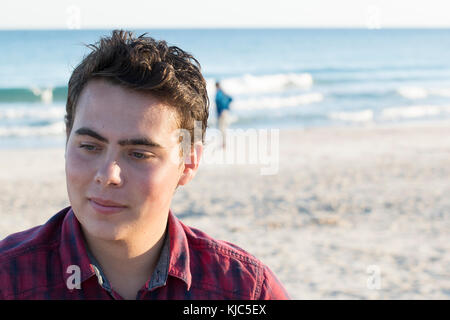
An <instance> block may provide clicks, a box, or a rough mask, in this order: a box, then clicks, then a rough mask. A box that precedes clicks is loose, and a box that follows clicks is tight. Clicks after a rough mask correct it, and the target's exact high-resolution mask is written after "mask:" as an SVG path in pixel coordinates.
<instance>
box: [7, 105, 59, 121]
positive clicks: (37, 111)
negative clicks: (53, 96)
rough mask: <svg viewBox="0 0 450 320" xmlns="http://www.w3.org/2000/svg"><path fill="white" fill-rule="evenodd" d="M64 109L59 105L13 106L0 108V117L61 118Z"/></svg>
mask: <svg viewBox="0 0 450 320" xmlns="http://www.w3.org/2000/svg"><path fill="white" fill-rule="evenodd" d="M64 114H65V109H64V108H61V107H41V108H39V107H38V108H36V107H28V108H27V107H15V108H4V109H3V108H2V109H0V119H22V118H32V119H49V120H56V119H62V118H63V117H64Z"/></svg>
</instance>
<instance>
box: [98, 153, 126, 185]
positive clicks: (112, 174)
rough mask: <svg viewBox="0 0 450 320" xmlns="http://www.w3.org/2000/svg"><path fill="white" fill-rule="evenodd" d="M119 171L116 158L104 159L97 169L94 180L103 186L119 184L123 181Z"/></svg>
mask: <svg viewBox="0 0 450 320" xmlns="http://www.w3.org/2000/svg"><path fill="white" fill-rule="evenodd" d="M121 171H122V170H121V168H120V165H119V163H118V161H117V160H116V159H105V161H103V162H102V164H101V165H100V167H99V168H98V170H97V174H96V175H95V182H97V183H100V184H101V185H103V186H109V185H113V186H120V185H122V183H123V180H122V177H121V173H122V172H121Z"/></svg>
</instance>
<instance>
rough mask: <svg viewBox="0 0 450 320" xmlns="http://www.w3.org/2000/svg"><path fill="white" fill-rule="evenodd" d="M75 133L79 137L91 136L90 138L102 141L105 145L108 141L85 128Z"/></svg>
mask: <svg viewBox="0 0 450 320" xmlns="http://www.w3.org/2000/svg"><path fill="white" fill-rule="evenodd" d="M75 133H76V134H77V135H80V136H91V137H92V138H95V139H97V140H100V141H103V142H106V143H108V142H109V141H108V139H106V138H105V137H103V136H101V135H100V134H99V133H97V132H95V131H94V130H92V129H89V128H85V127H83V128H80V129H78V130H77V131H75Z"/></svg>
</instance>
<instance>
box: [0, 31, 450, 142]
mask: <svg viewBox="0 0 450 320" xmlns="http://www.w3.org/2000/svg"><path fill="white" fill-rule="evenodd" d="M132 31H134V32H135V34H137V35H141V34H143V33H144V32H146V33H147V35H148V36H151V37H154V38H155V39H158V40H160V39H163V40H166V41H167V42H168V43H169V45H175V46H178V47H180V48H182V49H184V50H186V51H189V52H190V53H192V54H193V55H194V56H195V57H196V58H197V59H198V61H199V62H200V64H201V67H202V71H203V74H204V76H205V78H206V80H207V83H208V93H209V96H210V101H211V106H210V118H209V126H210V127H215V125H216V112H215V104H214V94H215V86H214V84H215V82H216V81H221V83H222V86H223V88H224V91H226V92H227V93H228V94H230V95H231V96H232V97H233V102H232V104H231V120H232V122H231V124H230V128H243V129H248V128H307V127H315V126H368V125H370V126H372V125H379V124H398V123H405V124H408V123H414V122H432V121H433V122H434V121H439V120H445V119H450V59H449V58H448V52H450V29H449V30H447V29H442V30H441V29H373V30H368V29H367V30H366V29H193V30H188V29H179V30H177V29H171V30H161V29H159V30H151V29H148V30H147V29H146V30H132ZM110 33H111V30H34V31H31V30H29V31H27V30H20V31H19V30H17V31H0V147H1V148H12V147H14V148H23V147H39V146H43V147H44V146H63V145H64V142H65V138H64V134H65V130H64V114H65V103H66V99H67V83H68V80H69V78H70V75H71V72H72V71H73V69H74V68H75V67H76V66H77V64H78V63H79V62H80V61H81V59H82V58H83V57H84V56H85V55H87V54H89V52H90V49H88V48H87V47H86V44H91V43H95V42H96V41H98V40H99V38H100V37H101V36H108V35H110Z"/></svg>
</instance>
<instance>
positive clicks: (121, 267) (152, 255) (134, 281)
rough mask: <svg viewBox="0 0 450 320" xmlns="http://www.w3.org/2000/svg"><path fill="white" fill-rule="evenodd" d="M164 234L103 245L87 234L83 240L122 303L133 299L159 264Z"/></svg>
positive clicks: (101, 241) (102, 242) (104, 243)
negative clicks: (123, 299) (121, 298)
mask: <svg viewBox="0 0 450 320" xmlns="http://www.w3.org/2000/svg"><path fill="white" fill-rule="evenodd" d="M165 232H166V230H162V234H161V232H159V233H155V234H154V235H152V236H148V235H146V236H145V237H141V238H139V237H136V235H135V237H134V238H133V239H128V241H126V240H114V241H109V240H108V241H105V240H102V239H98V238H94V237H91V236H89V235H86V234H85V238H86V243H87V245H88V247H89V250H90V252H91V253H92V254H93V255H94V257H95V259H96V260H97V262H98V263H99V264H100V268H101V269H102V271H103V273H104V274H105V276H106V278H107V279H108V281H109V283H110V284H111V287H112V288H113V289H114V291H116V292H118V293H119V294H120V295H121V296H122V297H123V298H125V299H135V298H136V294H137V292H138V291H139V289H141V287H142V286H143V285H144V284H145V282H146V281H147V280H148V279H150V277H151V275H152V273H153V271H154V269H155V267H156V264H157V263H158V260H159V256H160V253H161V249H162V247H163V244H164V236H165Z"/></svg>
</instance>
